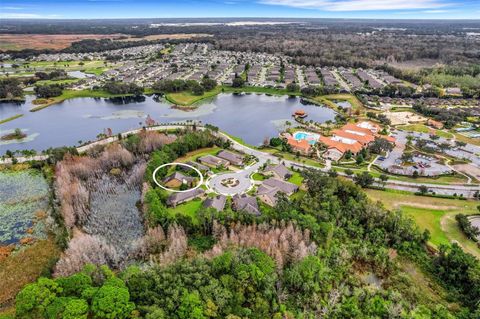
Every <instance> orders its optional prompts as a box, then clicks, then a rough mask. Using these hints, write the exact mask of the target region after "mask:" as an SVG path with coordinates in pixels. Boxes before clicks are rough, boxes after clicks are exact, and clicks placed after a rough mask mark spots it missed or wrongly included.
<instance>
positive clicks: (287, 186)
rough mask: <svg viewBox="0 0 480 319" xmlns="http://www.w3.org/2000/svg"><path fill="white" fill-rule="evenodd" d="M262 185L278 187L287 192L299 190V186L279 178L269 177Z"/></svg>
mask: <svg viewBox="0 0 480 319" xmlns="http://www.w3.org/2000/svg"><path fill="white" fill-rule="evenodd" d="M262 185H265V186H268V187H270V188H273V187H276V188H278V189H279V190H280V191H281V192H283V193H285V194H291V193H293V192H296V191H297V190H298V186H297V185H295V184H292V183H289V182H286V181H282V180H279V179H278V178H273V177H272V178H269V179H266V180H264V181H263V183H262Z"/></svg>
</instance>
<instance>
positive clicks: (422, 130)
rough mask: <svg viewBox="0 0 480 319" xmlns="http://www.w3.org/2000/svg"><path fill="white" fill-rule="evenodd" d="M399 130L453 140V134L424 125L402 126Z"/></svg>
mask: <svg viewBox="0 0 480 319" xmlns="http://www.w3.org/2000/svg"><path fill="white" fill-rule="evenodd" d="M397 128H398V129H400V130H403V131H407V132H419V133H427V134H429V133H432V132H433V133H434V134H435V135H437V136H439V137H443V138H453V134H452V133H449V132H445V131H442V130H437V129H434V128H431V127H428V126H426V125H423V124H408V125H400V126H397Z"/></svg>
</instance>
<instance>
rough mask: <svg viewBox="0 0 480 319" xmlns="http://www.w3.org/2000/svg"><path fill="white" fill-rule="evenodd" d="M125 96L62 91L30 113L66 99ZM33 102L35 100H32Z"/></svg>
mask: <svg viewBox="0 0 480 319" xmlns="http://www.w3.org/2000/svg"><path fill="white" fill-rule="evenodd" d="M120 96H127V95H125V94H110V93H108V92H106V91H101V90H78V91H77V90H64V91H63V93H62V95H60V96H56V97H53V98H50V99H46V102H45V103H42V104H38V105H37V106H36V107H34V108H32V109H30V112H36V111H40V110H42V109H44V108H46V107H49V106H51V105H53V104H57V103H61V102H63V101H65V100H68V99H74V98H78V97H104V98H108V97H120ZM34 101H35V100H34Z"/></svg>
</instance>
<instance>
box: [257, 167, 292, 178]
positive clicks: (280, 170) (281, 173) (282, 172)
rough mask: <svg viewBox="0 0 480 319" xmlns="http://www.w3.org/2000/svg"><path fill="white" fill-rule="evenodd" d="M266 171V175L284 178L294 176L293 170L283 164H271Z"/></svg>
mask: <svg viewBox="0 0 480 319" xmlns="http://www.w3.org/2000/svg"><path fill="white" fill-rule="evenodd" d="M264 173H265V175H270V176H273V177H276V178H278V179H283V180H285V179H289V178H290V177H292V172H290V171H289V169H288V168H287V167H286V166H285V165H283V164H278V165H269V166H267V167H266V168H265V171H264Z"/></svg>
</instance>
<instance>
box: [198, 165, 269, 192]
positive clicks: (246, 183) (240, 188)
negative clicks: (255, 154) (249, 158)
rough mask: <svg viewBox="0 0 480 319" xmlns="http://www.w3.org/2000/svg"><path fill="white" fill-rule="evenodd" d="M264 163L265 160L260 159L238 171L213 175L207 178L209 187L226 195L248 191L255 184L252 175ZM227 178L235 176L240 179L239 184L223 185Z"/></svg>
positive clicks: (234, 177)
mask: <svg viewBox="0 0 480 319" xmlns="http://www.w3.org/2000/svg"><path fill="white" fill-rule="evenodd" d="M264 163H265V162H263V161H259V162H257V163H255V164H254V165H252V166H249V167H246V168H244V169H242V170H240V171H237V172H228V173H220V174H217V175H213V176H212V177H211V178H209V179H208V180H207V187H208V188H210V189H211V190H213V191H215V192H216V193H218V194H222V195H226V196H233V195H235V194H243V193H246V192H248V191H249V190H250V188H251V187H252V186H253V184H254V182H253V180H252V179H251V178H250V176H251V175H252V174H253V173H255V172H256V171H258V169H259V168H260V167H261V166H262V165H263V164H264ZM227 178H233V179H236V180H238V181H239V183H238V185H236V186H235V187H226V186H223V185H222V183H221V182H222V181H223V180H225V179H227Z"/></svg>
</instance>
